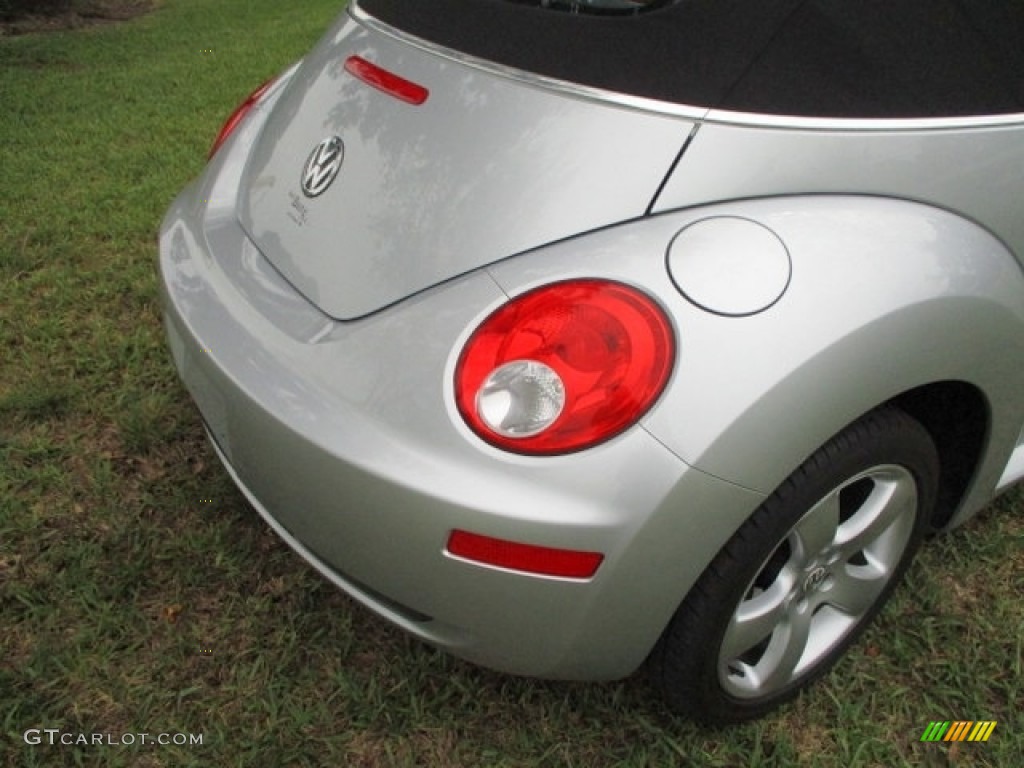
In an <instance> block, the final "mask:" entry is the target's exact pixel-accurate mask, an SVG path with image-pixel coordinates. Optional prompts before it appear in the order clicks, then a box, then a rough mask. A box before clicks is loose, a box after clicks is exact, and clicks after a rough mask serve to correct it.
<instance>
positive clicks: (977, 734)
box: [921, 720, 996, 741]
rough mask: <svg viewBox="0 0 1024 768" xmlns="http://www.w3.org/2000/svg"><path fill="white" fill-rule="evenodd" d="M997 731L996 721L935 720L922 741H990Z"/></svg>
mask: <svg viewBox="0 0 1024 768" xmlns="http://www.w3.org/2000/svg"><path fill="white" fill-rule="evenodd" d="M995 729H996V721H995V720H978V721H977V722H975V721H974V720H953V721H950V720H945V721H942V720H938V721H936V720H933V721H932V722H930V723H928V727H927V728H925V729H924V734H923V735H922V736H921V741H988V737H989V736H991V735H992V731H994V730H995Z"/></svg>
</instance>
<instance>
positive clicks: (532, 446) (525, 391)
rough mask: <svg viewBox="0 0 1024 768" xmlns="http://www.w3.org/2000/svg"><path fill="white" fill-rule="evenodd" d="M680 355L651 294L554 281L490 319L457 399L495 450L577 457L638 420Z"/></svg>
mask: <svg viewBox="0 0 1024 768" xmlns="http://www.w3.org/2000/svg"><path fill="white" fill-rule="evenodd" d="M674 357H675V341H674V337H673V334H672V328H671V325H670V323H669V321H668V318H667V317H666V316H665V314H664V312H663V311H662V310H661V308H660V307H659V306H658V305H657V304H655V302H654V301H653V300H651V299H650V298H649V297H647V296H646V295H644V294H643V293H641V292H639V291H637V290H635V289H633V288H630V287H629V286H626V285H622V284H621V283H614V282H610V281H606V280H572V281H567V282H563V283H554V284H552V285H548V286H544V287H542V288H538V289H536V290H533V291H530V292H529V293H526V294H524V295H522V296H519V297H518V298H516V299H513V300H512V301H511V302H509V303H508V304H506V305H504V306H502V307H501V308H500V309H498V310H497V311H496V312H494V313H493V314H492V315H491V316H490V317H488V318H487V319H486V320H484V322H483V323H482V324H481V326H480V327H479V328H478V329H477V330H476V331H475V332H474V333H473V335H472V336H471V337H470V339H469V341H468V342H467V343H466V347H465V349H464V350H463V351H462V355H461V356H460V357H459V362H458V364H457V366H456V370H455V398H456V403H457V405H458V408H459V412H460V413H461V414H462V417H463V418H464V419H465V420H466V423H467V424H468V425H469V426H470V427H471V428H472V429H473V431H474V432H476V433H477V434H478V435H480V437H482V438H483V439H484V440H486V441H488V442H489V443H492V444H493V445H496V446H498V447H500V448H504V449H506V450H509V451H515V452H517V453H527V454H538V455H550V454H557V453H568V452H570V451H578V450H581V449H583V448H588V447H590V446H592V445H595V444H597V443H600V442H602V441H604V440H607V439H609V438H611V437H613V436H615V435H617V434H619V433H620V432H622V431H623V430H625V429H627V428H628V427H630V426H632V425H633V424H635V423H636V422H637V420H638V419H640V417H641V416H643V414H644V413H645V412H646V411H647V410H648V408H650V407H651V405H653V403H654V401H655V400H656V399H657V398H658V396H659V395H660V394H661V392H662V390H663V389H664V387H665V384H666V382H667V381H668V377H669V374H670V373H671V370H672V363H673V360H674Z"/></svg>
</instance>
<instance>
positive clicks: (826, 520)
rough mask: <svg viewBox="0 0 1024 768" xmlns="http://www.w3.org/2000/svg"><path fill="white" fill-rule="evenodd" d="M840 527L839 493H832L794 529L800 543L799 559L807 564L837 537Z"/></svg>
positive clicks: (812, 509) (811, 509)
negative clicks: (837, 530)
mask: <svg viewBox="0 0 1024 768" xmlns="http://www.w3.org/2000/svg"><path fill="white" fill-rule="evenodd" d="M838 526H839V493H838V492H836V493H830V494H829V495H828V496H826V497H825V498H824V499H822V500H821V501H819V502H818V503H817V504H815V505H814V506H813V507H811V508H810V510H809V511H808V512H807V514H805V515H804V516H803V517H802V518H801V519H800V522H798V523H797V524H796V527H795V528H794V529H793V534H794V535H795V536H796V538H797V540H798V541H799V542H800V546H799V547H798V549H799V555H798V556H799V557H800V559H801V560H802V562H804V563H806V562H807V561H808V560H810V559H811V558H813V557H814V556H815V555H817V554H818V553H819V552H821V551H822V550H824V549H825V548H826V547H827V546H828V545H829V544H831V543H832V542H833V540H834V539H835V537H836V529H837V528H838Z"/></svg>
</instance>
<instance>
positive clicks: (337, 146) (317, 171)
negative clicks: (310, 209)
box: [302, 136, 345, 197]
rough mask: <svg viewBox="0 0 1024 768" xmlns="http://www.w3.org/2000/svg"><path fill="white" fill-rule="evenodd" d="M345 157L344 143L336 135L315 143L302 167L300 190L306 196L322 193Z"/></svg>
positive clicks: (336, 173)
mask: <svg viewBox="0 0 1024 768" xmlns="http://www.w3.org/2000/svg"><path fill="white" fill-rule="evenodd" d="M344 159H345V145H344V144H343V143H342V142H341V139H340V138H339V137H337V136H331V137H329V138H326V139H324V140H323V141H321V142H320V143H319V144H317V145H316V146H315V147H314V148H313V151H312V152H311V153H310V155H309V159H308V160H307V161H306V166H305V167H304V168H303V169H302V192H303V194H304V195H305V196H306V197H316V196H317V195H322V194H323V193H324V192H325V191H326V190H327V188H328V187H329V186H331V182H332V181H334V178H335V177H336V176H337V175H338V171H339V170H341V161H342V160H344Z"/></svg>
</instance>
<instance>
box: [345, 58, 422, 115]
mask: <svg viewBox="0 0 1024 768" xmlns="http://www.w3.org/2000/svg"><path fill="white" fill-rule="evenodd" d="M345 71H346V72H348V73H349V74H350V75H352V76H353V77H356V78H358V79H360V80H362V81H363V82H364V83H366V84H367V85H371V86H373V87H374V88H376V89H377V90H378V91H383V92H384V93H386V94H388V95H389V96H394V97H395V98H396V99H400V100H401V101H404V102H405V103H406V104H415V105H417V106H418V105H420V104H422V103H423V102H424V101H426V100H427V96H429V95H430V91H428V90H427V89H426V88H424V87H423V86H422V85H417V84H416V83H414V82H412V81H410V80H406V79H405V78H402V77H399V76H398V75H396V74H394V73H393V72H388V71H387V70H386V69H382V68H381V67H378V66H377V65H376V64H372V63H370V62H369V61H367V60H366V59H364V58H362V57H361V56H349V57H348V58H347V59H346V60H345Z"/></svg>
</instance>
